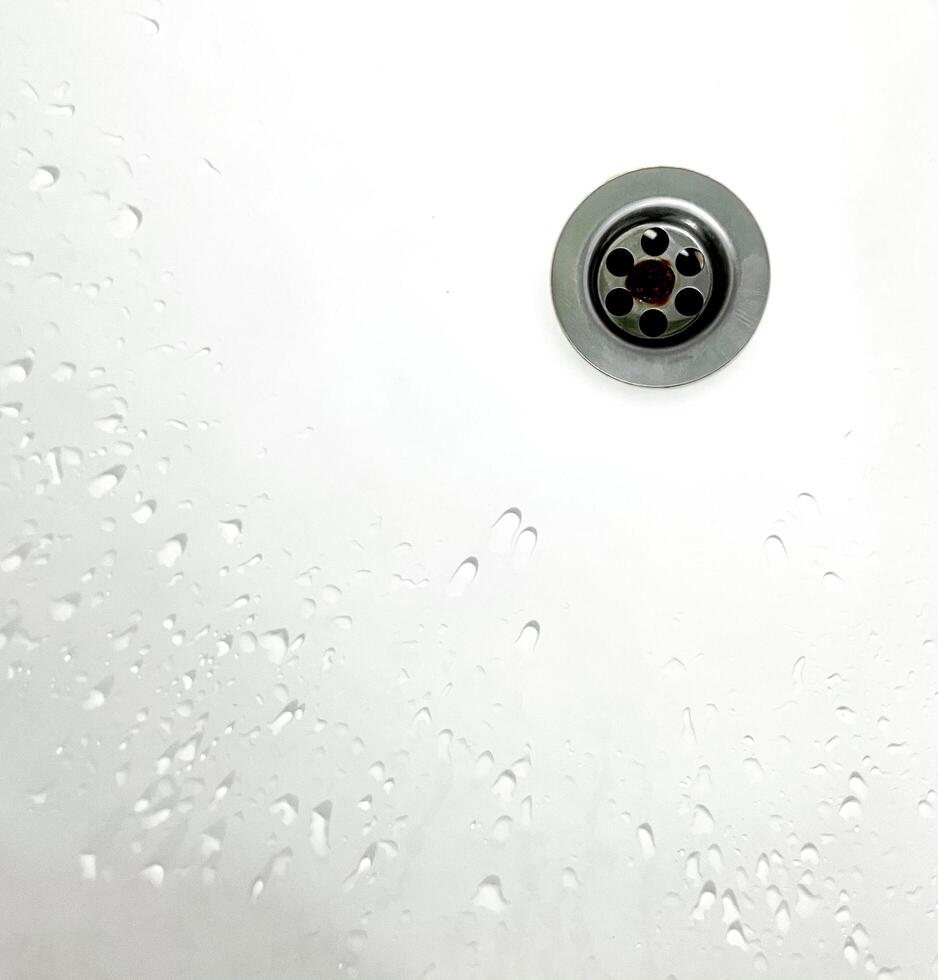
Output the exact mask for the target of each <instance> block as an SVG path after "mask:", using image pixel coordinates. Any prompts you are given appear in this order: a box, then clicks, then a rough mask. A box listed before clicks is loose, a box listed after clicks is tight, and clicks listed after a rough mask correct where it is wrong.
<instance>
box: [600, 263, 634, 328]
mask: <svg viewBox="0 0 938 980" xmlns="http://www.w3.org/2000/svg"><path fill="white" fill-rule="evenodd" d="M618 251H620V252H625V249H618ZM625 254H626V255H628V254H629V253H628V252H625ZM606 309H607V310H608V311H609V313H610V314H611V315H612V316H626V315H627V314H628V312H629V310H631V309H632V294H631V293H630V292H629V291H628V290H627V289H613V290H610V292H608V293H607V294H606Z"/></svg>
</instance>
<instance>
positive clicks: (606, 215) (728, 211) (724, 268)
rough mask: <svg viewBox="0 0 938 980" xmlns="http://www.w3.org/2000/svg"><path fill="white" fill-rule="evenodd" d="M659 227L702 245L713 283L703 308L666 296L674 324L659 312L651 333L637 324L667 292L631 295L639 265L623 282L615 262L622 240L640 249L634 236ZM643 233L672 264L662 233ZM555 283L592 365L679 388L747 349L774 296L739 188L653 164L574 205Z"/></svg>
mask: <svg viewBox="0 0 938 980" xmlns="http://www.w3.org/2000/svg"><path fill="white" fill-rule="evenodd" d="M656 227H657V228H659V229H671V235H672V237H673V238H674V239H676V241H677V244H680V245H684V244H685V243H693V244H694V245H695V246H696V247H698V248H699V250H700V252H701V253H702V256H703V260H704V267H705V270H706V277H705V281H706V282H707V289H706V295H705V306H704V308H703V309H702V310H701V311H700V312H699V313H696V314H695V315H694V316H692V317H684V319H683V320H682V319H680V314H677V313H675V311H674V310H673V308H672V307H671V306H668V305H666V304H663V303H662V304H659V305H661V306H662V309H664V310H665V311H670V313H671V317H672V318H671V319H669V320H668V326H666V327H665V326H664V325H663V324H664V320H663V319H662V317H664V316H665V315H666V313H661V312H659V311H655V314H654V316H655V317H656V318H657V319H656V320H654V321H653V322H654V325H655V329H654V330H651V329H649V331H648V334H647V336H646V335H645V334H644V333H643V331H642V330H641V328H640V327H639V326H637V325H639V324H640V323H641V318H640V315H641V313H642V311H643V309H644V306H643V303H642V300H643V299H644V300H647V301H648V302H649V303H658V302H659V299H660V297H657V296H655V295H651V296H649V295H644V296H643V295H642V294H640V293H637V292H636V296H638V297H639V298H638V299H636V300H630V298H629V296H624V293H628V287H629V285H630V283H629V278H628V274H627V273H628V272H630V271H631V270H632V268H633V266H632V265H627V264H625V265H624V266H623V269H622V272H623V274H622V275H620V276H619V279H618V281H616V282H614V281H613V280H612V279H611V278H610V275H611V273H610V266H611V268H612V269H613V271H614V272H617V273H618V272H619V271H620V270H619V269H617V268H616V264H615V261H614V260H613V261H611V262H610V261H609V255H610V253H611V252H613V251H615V250H616V249H617V248H619V247H621V246H622V244H623V243H625V244H629V245H630V249H629V251H630V252H632V251H635V250H636V247H637V246H636V245H635V244H634V243H635V242H641V241H642V240H643V236H644V235H645V232H646V231H647V229H649V228H656ZM666 237H667V236H666ZM644 240H645V241H646V242H650V243H652V244H649V245H648V246H647V247H648V248H649V249H650V251H649V253H648V256H656V257H655V259H654V261H655V262H658V263H661V264H663V265H665V266H670V264H671V263H670V259H671V258H676V256H671V255H670V253H667V252H666V253H663V254H660V258H659V257H657V256H658V253H657V252H656V249H657V248H660V247H661V245H660V244H655V235H654V233H652V234H651V235H649V236H648V237H647V238H644ZM658 241H659V243H660V238H659V240H658ZM618 254H619V253H617V256H616V257H618ZM616 257H614V259H615V258H616ZM640 258H644V260H645V262H646V264H647V257H641V256H640ZM675 266H676V268H677V269H680V266H678V265H676V262H675ZM661 271H664V272H666V273H667V275H668V276H669V277H671V273H670V272H669V271H668V270H667V269H664V270H659V273H660V272H661ZM658 279H659V280H660V279H661V276H660V275H658ZM672 280H673V281H676V284H677V285H678V286H680V285H681V284H682V282H683V280H682V278H681V275H680V272H678V273H676V275H675V276H673V277H671V278H670V279H669V280H668V282H667V285H666V287H665V288H670V284H671V281H672ZM616 288H618V291H616V292H614V295H611V296H610V293H612V292H613V290H614V289H616ZM551 291H552V293H553V299H554V309H555V310H556V312H557V317H558V319H559V320H560V325H561V326H562V327H563V330H564V332H565V333H566V335H567V337H568V339H569V340H570V342H571V343H572V344H573V346H574V347H575V348H576V349H577V350H578V351H579V352H580V354H582V355H583V357H585V358H586V360H587V361H589V362H590V364H592V365H593V366H594V367H597V368H599V370H600V371H603V372H604V373H605V374H608V375H609V376H610V377H613V378H617V379H618V380H620V381H626V382H628V383H630V384H637V385H646V386H649V387H670V386H673V385H681V384H687V383H688V382H690V381H696V380H698V379H700V378H704V377H706V376H707V375H708V374H712V373H713V372H714V371H716V370H717V369H718V368H721V367H723V365H724V364H726V363H727V362H729V361H730V360H732V359H733V358H734V357H735V356H736V355H737V354H738V353H739V352H740V351H741V350H742V349H743V347H744V346H745V345H746V343H747V342H748V340H749V338H750V337H751V336H752V335H753V333H754V332H755V329H756V327H757V326H758V324H759V320H760V319H761V317H762V312H763V310H764V309H765V304H766V300H767V299H768V293H769V256H768V252H767V250H766V245H765V239H764V238H763V237H762V232H761V231H760V230H759V226H758V225H757V224H756V220H755V218H753V216H752V214H751V213H750V212H749V209H748V208H747V207H746V206H745V205H744V204H743V202H742V201H740V199H739V198H738V197H736V195H735V194H733V193H732V192H731V191H730V190H728V189H727V188H726V187H724V186H723V185H722V184H720V183H718V182H717V181H715V180H712V179H711V178H709V177H705V176H704V175H703V174H699V173H695V172H694V171H692V170H681V169H678V168H675V167H652V168H649V169H646V170H635V171H632V172H631V173H627V174H622V175H621V176H619V177H614V178H613V179H612V180H610V181H609V182H608V183H605V184H603V185H602V186H601V187H598V188H597V189H596V190H595V191H593V193H592V194H590V195H589V197H587V198H586V200H584V201H583V202H582V204H580V206H579V207H578V208H577V209H576V210H575V211H574V212H573V214H572V215H571V216H570V218H569V220H568V221H567V223H566V225H565V226H564V229H563V231H562V232H561V233H560V238H559V240H558V242H557V247H556V249H555V250H554V260H553V266H552V269H551ZM679 305H680V304H679ZM626 307H628V309H626ZM622 310H625V312H624V313H621V316H617V315H614V314H616V313H620V312H621V311H622ZM611 311H612V312H611ZM675 317H677V319H675ZM659 320H660V321H661V325H659V324H658V321H659Z"/></svg>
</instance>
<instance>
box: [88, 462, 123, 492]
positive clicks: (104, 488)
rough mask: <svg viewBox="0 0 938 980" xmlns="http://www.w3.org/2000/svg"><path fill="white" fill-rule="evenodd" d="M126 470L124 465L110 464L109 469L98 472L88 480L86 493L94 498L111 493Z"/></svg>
mask: <svg viewBox="0 0 938 980" xmlns="http://www.w3.org/2000/svg"><path fill="white" fill-rule="evenodd" d="M126 472H127V467H126V466H112V467H111V468H110V469H109V470H105V471H104V472H103V473H99V474H98V475H97V476H96V477H93V478H92V479H91V480H89V481H88V493H90V494H91V496H92V497H94V498H95V499H100V498H101V497H103V496H104V495H105V494H108V493H111V492H112V491H113V490H115V489H116V488H117V485H118V484H119V483H120V482H121V480H123V479H124V474H125V473H126Z"/></svg>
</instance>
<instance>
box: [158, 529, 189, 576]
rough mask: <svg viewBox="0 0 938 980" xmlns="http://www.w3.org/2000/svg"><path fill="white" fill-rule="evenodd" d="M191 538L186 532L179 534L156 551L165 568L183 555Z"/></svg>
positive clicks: (169, 566)
mask: <svg viewBox="0 0 938 980" xmlns="http://www.w3.org/2000/svg"><path fill="white" fill-rule="evenodd" d="M188 543H189V538H188V536H187V535H185V534H177V535H175V536H174V537H171V538H170V539H169V540H168V541H166V542H164V543H163V544H162V545H161V546H160V550H159V551H157V553H156V560H157V562H158V563H159V564H160V565H162V566H163V567H164V568H171V567H172V566H173V565H175V564H176V562H177V561H179V559H180V558H181V557H182V556H183V554H184V553H185V550H186V546H187V545H188Z"/></svg>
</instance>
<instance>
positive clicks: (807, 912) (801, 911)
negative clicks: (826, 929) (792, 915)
mask: <svg viewBox="0 0 938 980" xmlns="http://www.w3.org/2000/svg"><path fill="white" fill-rule="evenodd" d="M820 904H821V900H820V899H819V898H818V897H817V895H814V894H813V893H812V892H811V891H809V890H808V888H806V887H805V886H804V885H799V886H798V899H797V901H796V902H795V911H796V912H797V913H798V915H800V916H801V917H802V918H803V919H806V918H808V916H811V915H814V913H815V912H816V911H817V909H818V906H819V905H820Z"/></svg>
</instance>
